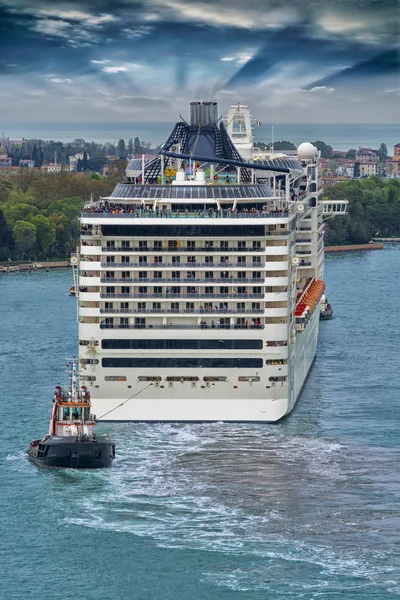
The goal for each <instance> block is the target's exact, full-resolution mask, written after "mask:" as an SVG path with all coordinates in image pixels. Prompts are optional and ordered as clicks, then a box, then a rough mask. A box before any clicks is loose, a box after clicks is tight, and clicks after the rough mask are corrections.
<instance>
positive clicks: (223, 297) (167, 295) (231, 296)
mask: <svg viewBox="0 0 400 600" xmlns="http://www.w3.org/2000/svg"><path fill="white" fill-rule="evenodd" d="M100 298H106V299H110V298H113V299H116V300H118V299H120V300H126V299H127V298H129V299H135V298H139V299H141V298H163V299H164V300H169V299H170V298H183V299H184V300H185V298H189V299H190V300H192V299H196V298H199V299H206V298H212V299H214V298H219V299H221V300H232V299H236V298H238V299H242V300H246V299H254V298H256V299H259V300H262V299H264V294H198V293H197V294H185V293H183V292H182V293H180V294H173V293H171V292H166V293H165V294H150V293H149V294H140V293H137V294H100ZM82 299H86V298H82ZM97 300H98V297H97Z"/></svg>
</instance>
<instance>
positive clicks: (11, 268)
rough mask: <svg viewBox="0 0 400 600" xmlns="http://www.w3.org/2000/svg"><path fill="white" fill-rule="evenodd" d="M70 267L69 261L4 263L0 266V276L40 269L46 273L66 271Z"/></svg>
mask: <svg viewBox="0 0 400 600" xmlns="http://www.w3.org/2000/svg"><path fill="white" fill-rule="evenodd" d="M16 262H17V261H16ZM69 266H70V264H69V261H68V260H57V261H54V262H50V261H46V262H34V263H27V262H22V263H19V264H14V263H13V264H7V263H3V264H0V274H3V273H4V274H6V273H18V272H25V273H30V272H31V271H38V270H39V269H40V270H44V271H49V270H50V269H65V268H67V267H69Z"/></svg>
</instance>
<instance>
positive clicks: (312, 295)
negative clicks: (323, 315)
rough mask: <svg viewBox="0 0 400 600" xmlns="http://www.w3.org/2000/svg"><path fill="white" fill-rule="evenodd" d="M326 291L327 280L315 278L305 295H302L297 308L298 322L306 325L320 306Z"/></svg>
mask: <svg viewBox="0 0 400 600" xmlns="http://www.w3.org/2000/svg"><path fill="white" fill-rule="evenodd" d="M324 291H325V282H324V281H322V279H321V280H318V279H314V280H313V281H312V283H311V285H310V287H309V288H308V289H307V291H306V293H305V295H304V296H303V295H301V296H300V302H299V304H297V306H296V309H295V313H294V315H295V317H296V323H298V324H302V325H304V324H305V323H306V322H307V321H308V319H309V318H310V317H311V315H312V314H313V312H314V311H315V309H316V308H317V306H319V303H320V300H321V297H322V294H323V293H324Z"/></svg>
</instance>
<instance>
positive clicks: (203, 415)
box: [85, 311, 319, 422]
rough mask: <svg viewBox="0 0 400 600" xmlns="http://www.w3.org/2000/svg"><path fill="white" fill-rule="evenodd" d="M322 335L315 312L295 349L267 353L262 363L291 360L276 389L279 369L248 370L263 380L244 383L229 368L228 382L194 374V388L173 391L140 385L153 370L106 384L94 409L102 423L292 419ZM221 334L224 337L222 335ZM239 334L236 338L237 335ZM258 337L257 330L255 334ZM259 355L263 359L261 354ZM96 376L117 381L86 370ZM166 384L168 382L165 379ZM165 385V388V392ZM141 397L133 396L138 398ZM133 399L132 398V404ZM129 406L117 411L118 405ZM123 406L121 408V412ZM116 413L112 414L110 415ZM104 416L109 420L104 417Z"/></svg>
mask: <svg viewBox="0 0 400 600" xmlns="http://www.w3.org/2000/svg"><path fill="white" fill-rule="evenodd" d="M318 330H319V312H318V311H315V312H314V314H313V316H312V318H311V320H310V322H309V323H308V325H307V327H306V328H305V330H304V331H301V332H298V333H297V336H296V343H295V344H294V345H293V346H291V347H290V346H289V347H282V348H279V347H277V348H274V351H275V352H274V353H271V351H269V352H268V353H264V352H263V354H262V356H263V359H264V360H265V359H266V357H267V358H268V359H274V358H276V359H279V358H282V357H285V356H288V353H290V359H289V361H288V364H287V365H282V366H281V367H280V371H279V373H280V374H282V375H288V377H289V378H288V381H287V382H277V383H273V384H271V382H270V381H269V377H270V376H271V372H273V373H274V374H277V371H276V366H274V367H271V368H270V369H269V368H268V367H267V368H264V369H263V371H264V373H263V374H262V376H260V373H261V371H254V370H249V372H247V371H246V375H250V376H254V378H257V377H260V381H252V382H251V383H250V382H239V381H238V370H237V369H224V371H223V375H224V376H225V377H227V381H226V382H225V381H224V382H215V383H209V384H208V385H207V383H205V382H203V381H201V379H202V377H201V373H200V372H199V371H198V370H197V371H195V370H190V373H188V374H190V375H200V377H199V379H200V381H199V382H196V385H195V386H194V385H193V384H192V383H191V382H188V381H184V382H182V383H181V382H173V384H172V385H171V387H168V384H167V382H165V381H162V382H161V385H160V386H157V387H155V386H154V384H153V385H150V384H149V383H147V382H140V383H138V381H137V378H138V377H139V376H146V375H149V376H151V375H154V371H151V370H149V369H129V370H126V371H125V372H124V376H126V381H124V382H117V383H115V382H104V383H103V384H102V386H101V392H100V391H98V390H96V389H94V388H91V389H92V390H93V391H92V404H93V410H94V412H95V414H96V417H97V419H98V420H104V421H137V422H160V421H166V422H207V421H209V422H212V421H227V422H275V421H278V420H279V419H282V418H283V417H284V416H286V415H288V414H289V413H290V412H291V411H292V410H293V408H294V407H295V405H296V402H297V400H298V399H299V397H300V395H301V393H302V390H303V387H304V385H305V382H306V379H307V376H308V374H309V372H310V370H311V367H312V365H313V362H314V358H315V354H316V350H317V343H318ZM221 334H222V332H221ZM236 335H237V334H236ZM253 336H254V337H257V330H255V331H254V332H253ZM257 356H258V355H257ZM92 372H93V373H96V375H97V379H100V380H104V378H105V377H106V376H110V374H111V376H112V374H113V370H112V369H104V368H101V367H99V366H97V367H96V368H91V367H87V369H86V371H85V373H88V374H89V373H92ZM157 374H160V375H161V376H164V375H167V374H168V375H169V376H174V375H175V376H178V375H179V374H182V370H179V371H178V370H173V369H172V370H171V369H169V370H168V373H165V374H164V373H163V371H162V370H158V371H157ZM207 375H211V376H212V375H214V376H220V375H221V371H217V370H213V371H210V370H207ZM163 379H164V377H163ZM161 386H163V387H161ZM135 394H137V396H136V397H132V396H135ZM128 398H131V399H130V400H128ZM122 403H124V404H123V405H122V406H120V407H118V405H119V404H122ZM116 407H118V408H116ZM110 411H111V412H110ZM103 415H104V417H103Z"/></svg>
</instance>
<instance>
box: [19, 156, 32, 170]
mask: <svg viewBox="0 0 400 600" xmlns="http://www.w3.org/2000/svg"><path fill="white" fill-rule="evenodd" d="M19 166H20V167H21V168H22V169H33V167H34V166H35V161H34V160H32V159H31V158H21V160H20V161H19Z"/></svg>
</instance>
